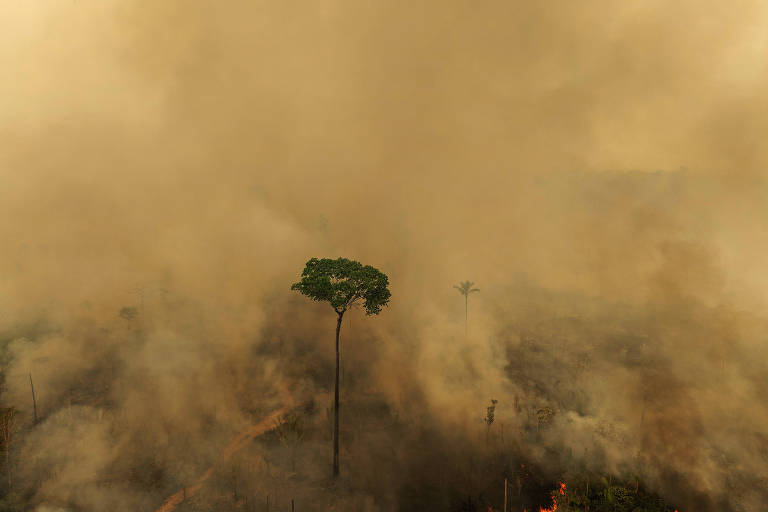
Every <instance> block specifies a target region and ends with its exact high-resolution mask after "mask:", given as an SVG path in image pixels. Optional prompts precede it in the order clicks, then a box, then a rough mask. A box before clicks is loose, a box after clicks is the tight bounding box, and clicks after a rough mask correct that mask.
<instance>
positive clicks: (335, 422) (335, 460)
mask: <svg viewBox="0 0 768 512" xmlns="http://www.w3.org/2000/svg"><path fill="white" fill-rule="evenodd" d="M343 316H344V312H341V313H339V318H338V320H337V321H336V386H335V390H334V393H333V477H334V478H336V477H337V476H339V332H340V331H341V319H342V317H343Z"/></svg>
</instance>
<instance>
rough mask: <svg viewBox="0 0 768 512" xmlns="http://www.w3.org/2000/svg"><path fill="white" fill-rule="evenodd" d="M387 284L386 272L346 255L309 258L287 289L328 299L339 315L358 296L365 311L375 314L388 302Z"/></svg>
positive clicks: (315, 298) (322, 299) (353, 302)
mask: <svg viewBox="0 0 768 512" xmlns="http://www.w3.org/2000/svg"><path fill="white" fill-rule="evenodd" d="M388 284H389V280H388V278H387V276H386V274H383V273H382V272H380V271H379V270H378V269H376V268H374V267H372V266H370V265H365V266H364V265H362V264H360V263H359V262H357V261H352V260H348V259H346V258H338V259H335V260H332V259H329V258H323V259H317V258H312V259H311V260H309V261H308V262H307V265H306V267H304V271H303V272H302V273H301V280H300V281H299V282H298V283H294V284H292V285H291V290H296V291H298V292H300V293H301V294H303V295H306V296H307V297H309V298H311V299H312V300H315V301H323V302H330V304H331V306H332V307H333V309H334V310H335V311H336V313H338V314H340V315H341V314H343V313H344V312H345V311H346V310H347V309H348V308H350V307H351V306H352V305H354V304H356V303H357V301H359V300H362V301H364V303H363V307H364V308H365V314H366V315H376V314H378V313H379V312H381V308H382V307H384V306H386V305H387V303H388V302H389V297H390V292H389V290H388V289H387V285H388Z"/></svg>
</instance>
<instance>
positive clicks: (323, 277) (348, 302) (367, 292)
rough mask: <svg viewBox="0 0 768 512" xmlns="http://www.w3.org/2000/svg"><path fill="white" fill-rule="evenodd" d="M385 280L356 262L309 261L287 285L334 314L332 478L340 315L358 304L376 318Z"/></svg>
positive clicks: (336, 450) (384, 296) (336, 445)
mask: <svg viewBox="0 0 768 512" xmlns="http://www.w3.org/2000/svg"><path fill="white" fill-rule="evenodd" d="M388 284H389V279H388V278H387V276H386V274H383V273H382V272H380V271H379V270H378V269H376V268H374V267H372V266H370V265H365V266H363V265H362V264H361V263H360V262H357V261H352V260H348V259H346V258H338V259H335V260H333V259H329V258H323V259H317V258H312V259H311V260H309V261H308V262H307V265H306V266H305V267H304V270H303V271H302V273H301V280H300V281H299V282H298V283H293V284H292V285H291V290H296V291H298V292H300V293H301V294H302V295H306V296H307V297H309V298H310V299H312V300H315V301H318V302H329V303H330V304H331V307H332V308H333V310H334V311H335V312H336V316H337V318H336V389H335V391H334V397H333V414H334V419H333V476H334V477H336V476H338V475H339V332H340V331H341V319H342V318H343V317H344V313H345V312H346V311H347V310H348V309H349V308H350V307H352V306H354V305H355V304H358V303H360V302H362V305H363V308H364V309H365V314H366V315H378V314H379V313H380V312H381V308H383V307H384V306H386V305H387V303H388V302H389V297H390V293H389V289H387V286H388Z"/></svg>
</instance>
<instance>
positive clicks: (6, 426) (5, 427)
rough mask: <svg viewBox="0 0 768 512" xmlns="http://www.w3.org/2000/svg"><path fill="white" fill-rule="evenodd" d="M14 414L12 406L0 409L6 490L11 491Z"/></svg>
mask: <svg viewBox="0 0 768 512" xmlns="http://www.w3.org/2000/svg"><path fill="white" fill-rule="evenodd" d="M16 414H17V411H16V409H15V408H14V407H5V408H3V409H0V443H2V447H3V449H4V451H5V465H6V470H7V472H8V492H11V436H12V435H13V433H14V431H15V430H16Z"/></svg>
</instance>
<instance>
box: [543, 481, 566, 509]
mask: <svg viewBox="0 0 768 512" xmlns="http://www.w3.org/2000/svg"><path fill="white" fill-rule="evenodd" d="M559 491H560V495H561V496H565V484H564V483H563V482H560V489H559ZM556 511H557V497H556V494H555V493H554V492H553V493H552V506H551V507H547V508H544V507H539V512H556Z"/></svg>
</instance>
